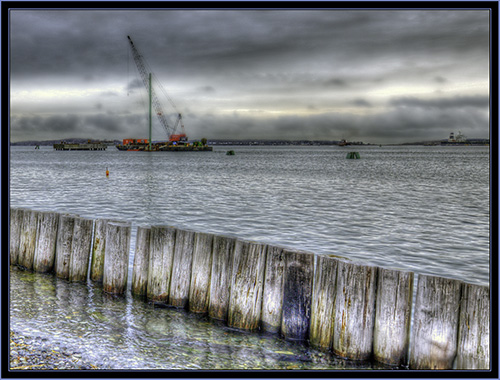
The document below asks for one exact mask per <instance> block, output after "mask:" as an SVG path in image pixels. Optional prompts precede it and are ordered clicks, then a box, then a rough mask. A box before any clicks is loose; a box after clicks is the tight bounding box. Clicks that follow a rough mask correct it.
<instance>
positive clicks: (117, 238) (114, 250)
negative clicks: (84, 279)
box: [102, 222, 131, 294]
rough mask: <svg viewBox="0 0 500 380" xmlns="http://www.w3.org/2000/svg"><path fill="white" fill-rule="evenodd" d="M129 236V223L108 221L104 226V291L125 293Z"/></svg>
mask: <svg viewBox="0 0 500 380" xmlns="http://www.w3.org/2000/svg"><path fill="white" fill-rule="evenodd" d="M130 236H131V225H130V223H123V222H122V223H120V222H109V223H108V224H107V226H106V249H105V254H104V272H103V280H102V288H103V291H105V292H106V293H111V294H123V293H125V290H126V288H127V278H128V261H129V252H130Z"/></svg>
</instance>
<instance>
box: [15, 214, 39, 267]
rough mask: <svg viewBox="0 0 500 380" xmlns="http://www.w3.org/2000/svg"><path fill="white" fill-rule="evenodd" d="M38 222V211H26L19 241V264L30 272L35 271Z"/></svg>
mask: <svg viewBox="0 0 500 380" xmlns="http://www.w3.org/2000/svg"><path fill="white" fill-rule="evenodd" d="M37 221H38V211H33V210H24V212H23V224H22V227H21V234H20V239H19V255H18V264H19V265H20V266H22V267H24V268H26V269H28V270H33V261H34V259H35V245H36V227H37V223H38V222H37Z"/></svg>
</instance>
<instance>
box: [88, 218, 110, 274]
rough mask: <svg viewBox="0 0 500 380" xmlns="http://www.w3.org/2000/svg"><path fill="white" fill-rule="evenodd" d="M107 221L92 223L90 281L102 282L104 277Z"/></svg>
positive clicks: (101, 220) (98, 220)
mask: <svg viewBox="0 0 500 380" xmlns="http://www.w3.org/2000/svg"><path fill="white" fill-rule="evenodd" d="M108 222H109V220H108V219H97V220H96V221H95V223H94V242H93V245H92V261H91V264H90V279H91V280H92V281H96V282H102V278H103V275H104V252H105V250H106V225H107V223H108Z"/></svg>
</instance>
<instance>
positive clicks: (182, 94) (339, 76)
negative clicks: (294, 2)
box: [10, 10, 490, 143]
mask: <svg viewBox="0 0 500 380" xmlns="http://www.w3.org/2000/svg"><path fill="white" fill-rule="evenodd" d="M10 16H11V27H10V42H11V46H10V47H11V50H10V53H11V82H10V83H11V93H10V94H11V99H10V100H11V130H10V132H11V141H22V140H32V139H41V140H49V139H64V138H70V137H83V138H99V139H119V140H121V139H123V138H128V137H135V138H141V137H147V136H148V121H147V117H148V115H147V110H148V106H147V93H146V91H145V89H144V86H143V85H142V82H140V77H139V74H138V70H137V67H136V65H135V63H134V61H133V58H132V54H131V52H130V48H129V44H128V40H127V35H130V36H131V38H132V40H133V41H134V44H135V46H136V47H137V48H138V49H139V51H140V52H141V54H142V55H143V57H144V58H145V59H146V61H147V63H148V64H149V67H150V68H151V70H152V72H153V75H154V78H155V79H156V81H157V82H158V83H160V84H161V86H162V88H163V90H164V91H162V89H161V88H160V87H158V85H157V84H156V83H155V91H156V92H157V94H158V96H159V98H160V102H161V103H162V105H163V109H164V112H165V113H166V114H170V113H174V112H175V109H174V108H173V107H172V106H171V103H170V102H169V101H168V99H167V98H166V97H164V96H163V93H164V92H165V93H166V94H168V96H170V98H171V99H172V100H173V102H174V103H175V106H176V109H177V110H178V111H179V112H181V113H182V115H183V120H184V125H185V127H186V132H187V134H188V137H189V138H191V139H199V138H202V137H206V138H208V139H211V138H214V139H215V138H254V139H291V140H295V139H318V140H340V139H343V138H345V139H348V140H352V141H363V142H365V143H399V142H411V141H422V140H434V139H444V138H447V137H448V136H449V134H450V132H455V134H456V133H457V132H458V131H459V130H461V131H462V133H463V134H465V135H466V136H468V137H470V138H487V137H488V134H489V79H490V78H489V69H490V67H489V32H490V31H489V12H488V11H486V10H474V11H473V10H463V11H459V10H442V11H441V10H429V11H424V10H401V11H391V10H321V11H318V10H289V11H284V10H276V11H270V10H262V11H258V10H252V11H245V10H237V11H221V10H205V11H202V10H185V11H173V10H154V11H153V10H144V11H138V10H133V11H127V10H106V11H104V10H68V11H61V10H60V11H55V10H49V11H42V10H34V11H29V10H18V11H15V10H14V11H12V12H11V14H10ZM169 124H170V125H171V126H173V125H174V124H175V119H174V118H172V119H171V120H170V123H169ZM153 139H155V140H165V139H166V135H165V132H164V130H163V129H162V127H161V126H160V125H159V124H158V123H157V122H156V121H155V123H154V131H153Z"/></svg>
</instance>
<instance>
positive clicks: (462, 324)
mask: <svg viewBox="0 0 500 380" xmlns="http://www.w3.org/2000/svg"><path fill="white" fill-rule="evenodd" d="M457 369H466V370H469V369H490V288H489V286H479V285H472V284H463V285H462V300H461V302H460V316H459V326H458V351H457Z"/></svg>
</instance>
